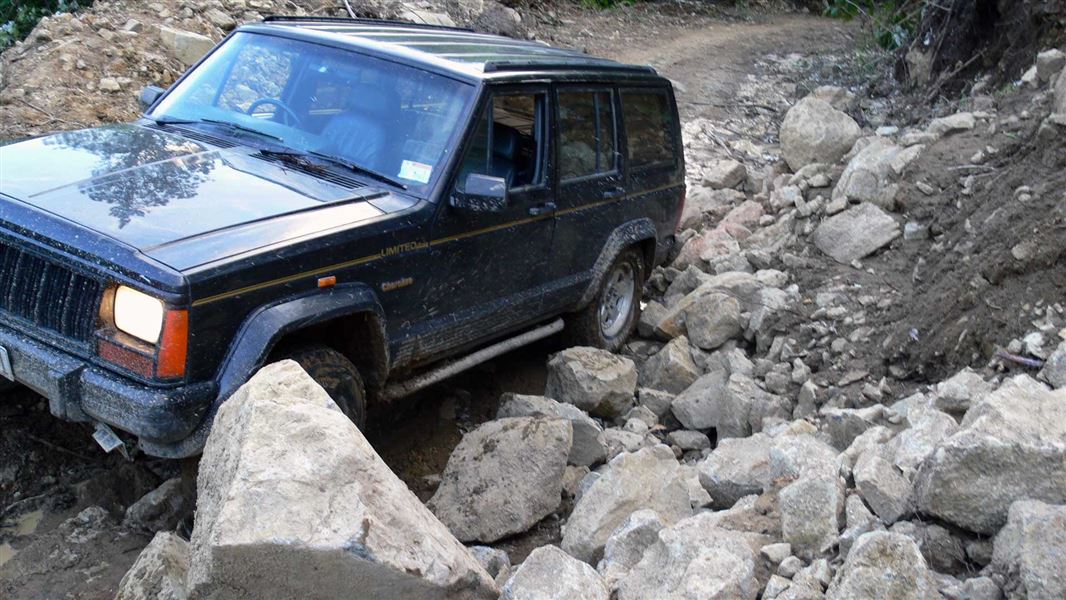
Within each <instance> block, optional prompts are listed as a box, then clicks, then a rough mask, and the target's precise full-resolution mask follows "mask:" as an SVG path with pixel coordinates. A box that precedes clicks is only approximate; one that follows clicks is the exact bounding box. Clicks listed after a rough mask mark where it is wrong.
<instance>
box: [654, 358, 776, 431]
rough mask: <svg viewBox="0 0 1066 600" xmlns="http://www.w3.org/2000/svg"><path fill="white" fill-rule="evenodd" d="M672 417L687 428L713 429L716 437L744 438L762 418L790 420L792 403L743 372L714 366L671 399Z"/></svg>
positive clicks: (759, 426)
mask: <svg viewBox="0 0 1066 600" xmlns="http://www.w3.org/2000/svg"><path fill="white" fill-rule="evenodd" d="M673 411H674V416H676V417H677V419H678V421H680V422H681V424H682V425H684V426H685V427H686V428H688V429H710V428H712V427H713V428H715V429H716V431H717V433H718V439H724V438H732V437H747V436H749V435H751V434H752V432H759V431H761V430H762V423H763V419H765V418H777V419H780V420H783V421H784V420H789V419H790V418H791V417H792V402H791V401H790V400H789V399H788V398H785V397H783V396H778V395H776V394H771V393H769V392H767V391H766V390H764V389H762V387H760V386H759V384H758V383H757V382H756V381H755V380H754V379H752V378H751V377H749V376H748V375H745V374H743V373H733V374H731V375H730V374H729V373H728V370H727V369H726V368H724V367H722V368H717V369H713V370H711V371H710V372H708V373H707V374H706V375H704V376H702V377H700V378H699V379H698V380H696V381H695V382H693V384H692V385H691V386H690V387H689V388H688V389H686V390H685V391H683V392H682V393H681V394H679V395H678V396H677V398H675V399H674V404H673Z"/></svg>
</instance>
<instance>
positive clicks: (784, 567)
mask: <svg viewBox="0 0 1066 600" xmlns="http://www.w3.org/2000/svg"><path fill="white" fill-rule="evenodd" d="M802 570H803V561H802V560H800V558H799V557H798V556H789V557H786V558H785V560H782V561H781V563H780V564H778V565H777V574H778V575H780V576H782V577H787V578H788V579H792V578H793V577H795V576H796V573H799V572H800V571H802Z"/></svg>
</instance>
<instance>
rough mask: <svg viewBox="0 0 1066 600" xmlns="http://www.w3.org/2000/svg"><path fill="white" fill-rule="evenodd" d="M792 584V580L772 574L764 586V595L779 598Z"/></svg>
mask: <svg viewBox="0 0 1066 600" xmlns="http://www.w3.org/2000/svg"><path fill="white" fill-rule="evenodd" d="M790 585H792V582H791V581H789V580H787V579H785V578H784V577H782V576H780V575H771V576H770V581H767V582H766V587H765V588H763V592H762V597H763V598H766V599H769V598H777V597H778V596H780V595H781V593H782V592H784V591H785V590H787V589H788V586H790Z"/></svg>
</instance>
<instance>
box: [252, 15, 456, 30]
mask: <svg viewBox="0 0 1066 600" xmlns="http://www.w3.org/2000/svg"><path fill="white" fill-rule="evenodd" d="M263 22H264V23H278V22H292V23H352V24H360V25H387V26H390V27H416V28H419V29H443V30H445V31H465V32H469V33H473V31H474V30H473V29H470V28H468V27H452V26H449V25H431V24H429V23H410V22H407V21H396V20H391V19H366V18H360V17H312V16H303V17H290V16H286V15H268V16H266V17H263Z"/></svg>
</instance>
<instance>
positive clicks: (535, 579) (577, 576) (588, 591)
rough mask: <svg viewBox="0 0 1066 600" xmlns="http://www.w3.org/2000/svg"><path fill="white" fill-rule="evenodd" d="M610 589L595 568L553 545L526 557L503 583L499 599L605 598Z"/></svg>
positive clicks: (603, 599) (542, 547) (600, 599)
mask: <svg viewBox="0 0 1066 600" xmlns="http://www.w3.org/2000/svg"><path fill="white" fill-rule="evenodd" d="M609 597H610V592H609V591H608V589H607V586H605V585H604V583H603V579H602V578H601V577H600V575H599V574H598V573H597V572H596V570H595V569H593V568H592V567H590V566H589V565H587V564H585V563H583V562H581V561H580V560H577V559H575V558H573V557H571V556H570V555H569V554H567V553H566V552H563V551H562V550H560V549H558V548H556V547H555V546H541V547H540V548H537V549H536V550H534V551H533V552H531V553H530V554H529V556H528V557H526V560H525V561H523V562H522V565H521V566H520V567H518V570H517V571H515V573H514V575H512V576H511V578H510V579H509V580H507V583H506V584H504V586H503V593H502V594H501V595H500V600H570V599H571V598H581V599H582V600H586V599H587V600H608V598H609Z"/></svg>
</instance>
